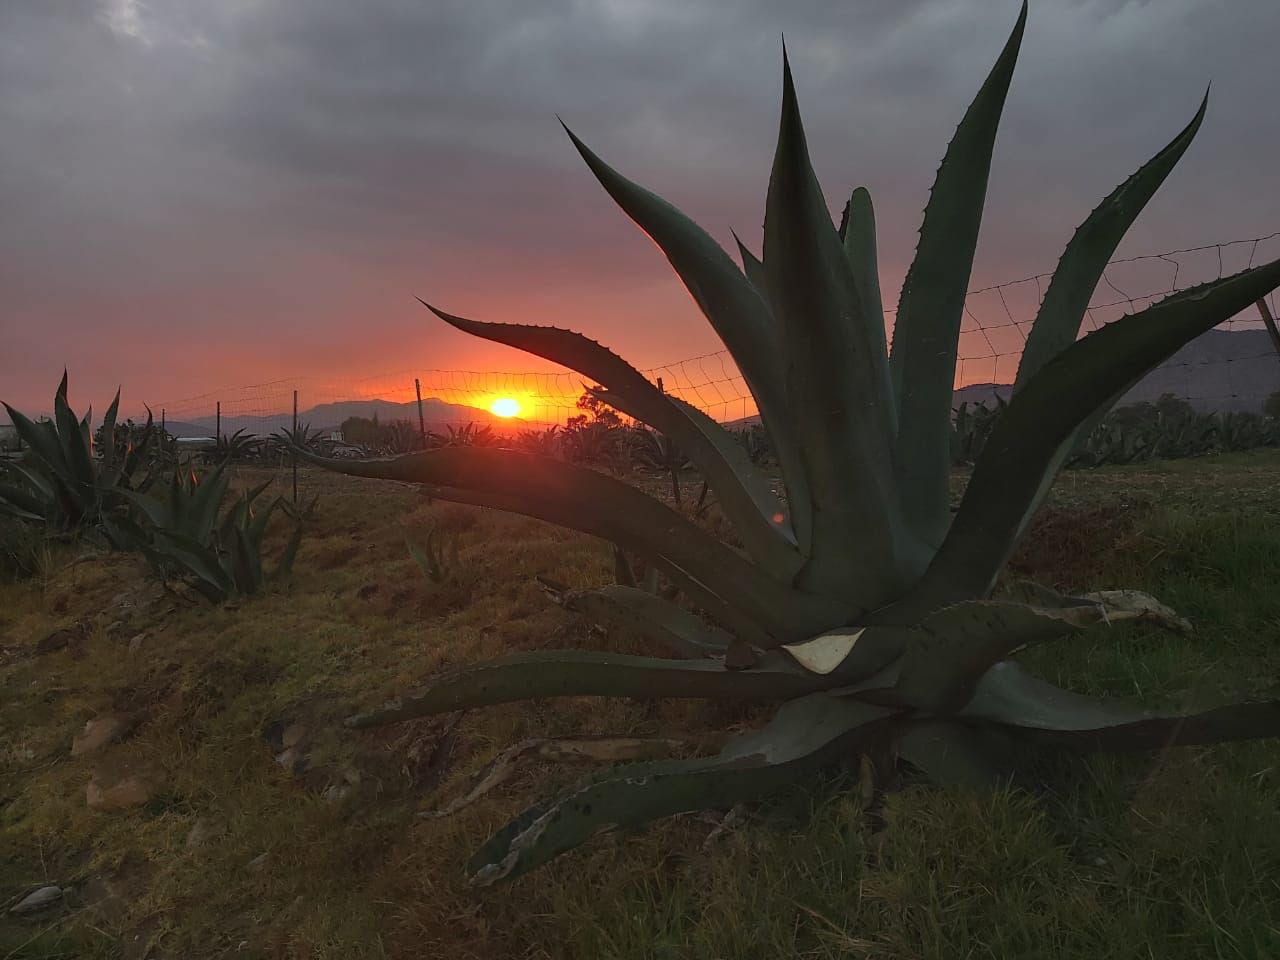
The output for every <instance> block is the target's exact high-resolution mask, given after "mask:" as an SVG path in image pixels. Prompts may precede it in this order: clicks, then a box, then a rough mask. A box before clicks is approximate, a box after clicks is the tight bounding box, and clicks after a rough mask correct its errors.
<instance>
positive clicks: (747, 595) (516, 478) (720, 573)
mask: <svg viewBox="0 0 1280 960" xmlns="http://www.w3.org/2000/svg"><path fill="white" fill-rule="evenodd" d="M297 450H298V455H299V456H300V457H303V458H304V459H306V460H307V461H309V462H311V463H315V464H317V465H319V466H323V467H326V468H328V469H331V470H335V471H337V472H338V473H346V474H350V475H353V476H364V477H378V478H381V479H384V480H399V481H401V482H404V483H420V484H424V485H427V486H429V487H431V488H432V492H433V495H438V496H441V497H442V498H448V499H452V500H457V501H460V502H464V503H474V504H477V505H479V506H489V507H496V508H498V509H502V510H510V511H512V512H515V513H523V514H525V515H526V516H532V517H537V518H538V519H541V520H548V521H550V522H552V523H557V524H560V525H561V526H566V527H569V528H571V529H574V530H579V531H581V532H583V533H588V534H591V535H592V536H597V537H601V538H602V539H604V540H606V541H608V542H611V543H616V544H618V545H619V546H621V547H622V548H623V549H625V550H628V551H630V552H632V553H635V554H639V555H641V556H644V557H646V558H648V559H650V560H653V561H666V562H668V563H669V564H670V565H671V566H673V567H678V568H679V569H680V570H682V571H684V572H685V574H686V575H687V577H688V578H692V579H694V580H696V581H698V582H699V583H700V584H701V585H702V586H703V589H704V591H706V592H710V593H713V594H715V595H716V596H718V597H720V598H721V599H722V600H723V601H724V602H725V603H726V604H728V605H732V606H735V607H737V608H738V609H739V610H740V611H741V613H742V614H743V615H744V616H745V617H746V618H747V619H750V620H754V621H755V622H756V623H758V624H759V625H760V626H761V628H763V629H764V630H766V631H768V632H769V634H770V635H772V636H775V637H777V638H778V642H786V641H788V640H792V639H795V635H796V634H797V633H799V632H800V631H805V632H809V633H812V632H814V631H815V630H817V629H821V628H822V626H826V625H827V624H828V623H829V622H830V619H831V617H832V616H834V615H835V612H834V611H833V608H832V605H830V604H829V603H827V602H825V601H823V600H822V599H821V598H818V597H814V596H809V595H805V594H803V593H801V592H799V591H796V590H793V589H791V588H790V587H788V586H786V585H785V584H782V583H779V582H778V581H777V580H775V579H773V578H771V577H769V576H768V575H767V574H765V573H764V572H762V571H761V570H760V569H759V568H757V567H755V566H754V565H752V564H751V563H749V562H748V561H747V560H746V559H744V558H743V557H742V556H740V555H739V554H737V553H735V552H734V551H733V550H732V549H730V548H729V547H727V546H725V545H724V544H723V543H721V542H720V541H718V540H716V539H715V538H713V537H712V536H710V535H709V534H707V533H706V532H705V531H703V530H702V529H701V528H700V527H698V526H697V525H696V524H694V523H693V522H692V521H690V520H689V519H687V518H686V517H684V516H683V515H681V514H679V513H677V512H676V511H674V510H672V509H671V508H670V507H668V506H666V504H663V503H661V502H659V501H657V500H655V499H653V498H652V497H649V496H647V495H646V494H644V493H642V492H641V491H639V490H637V489H636V488H634V487H632V486H630V485H628V484H626V483H623V482H622V481H620V480H617V479H615V478H613V477H609V476H606V475H604V474H602V473H598V472H596V471H594V470H589V469H587V468H585V467H580V466H576V465H574V464H569V463H564V462H561V461H558V460H553V459H551V458H549V457H541V456H538V455H536V454H528V453H522V452H519V451H515V450H502V449H498V448H493V447H442V448H439V449H436V450H429V451H426V452H423V453H411V454H407V455H405V456H401V457H397V458H394V459H391V460H367V461H358V460H343V459H329V458H324V457H318V456H316V455H315V454H312V453H310V452H309V451H305V450H303V449H301V448H297ZM709 612H711V613H712V614H713V615H715V613H716V612H715V611H714V610H709ZM726 625H728V624H726Z"/></svg>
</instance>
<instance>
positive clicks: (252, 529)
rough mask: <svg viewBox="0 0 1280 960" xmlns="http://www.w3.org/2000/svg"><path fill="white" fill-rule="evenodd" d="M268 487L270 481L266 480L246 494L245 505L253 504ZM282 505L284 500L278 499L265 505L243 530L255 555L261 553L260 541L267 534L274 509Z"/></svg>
mask: <svg viewBox="0 0 1280 960" xmlns="http://www.w3.org/2000/svg"><path fill="white" fill-rule="evenodd" d="M270 485H271V481H270V480H268V481H267V482H266V483H263V484H262V485H260V486H257V487H254V488H253V489H252V490H250V491H249V492H248V493H246V494H245V497H244V502H245V505H246V506H248V505H249V504H251V503H253V501H254V500H255V499H256V498H257V497H258V495H259V494H261V493H262V491H263V490H265V489H266V488H267V487H268V486H270ZM282 503H284V500H283V499H282V498H280V497H276V498H275V499H274V500H272V501H271V502H270V503H269V504H267V506H266V507H265V508H264V509H263V510H261V511H259V512H258V513H256V514H254V515H253V517H252V519H251V520H250V521H249V524H248V527H247V528H246V529H245V533H246V535H247V536H248V542H249V545H250V546H251V547H252V548H253V551H254V553H255V554H257V553H261V552H262V540H263V538H264V537H265V536H266V533H267V524H268V523H270V521H271V515H272V514H273V513H275V510H276V507H278V506H280V504H282Z"/></svg>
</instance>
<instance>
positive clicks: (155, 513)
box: [120, 490, 172, 528]
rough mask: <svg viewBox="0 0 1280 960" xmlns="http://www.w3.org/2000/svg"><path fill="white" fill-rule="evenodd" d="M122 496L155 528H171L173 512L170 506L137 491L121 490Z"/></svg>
mask: <svg viewBox="0 0 1280 960" xmlns="http://www.w3.org/2000/svg"><path fill="white" fill-rule="evenodd" d="M120 496H122V497H124V498H125V499H126V500H128V501H129V502H130V503H132V504H133V505H134V506H135V507H137V508H138V509H139V510H141V511H142V513H143V516H145V517H146V518H147V519H148V520H149V521H151V524H152V525H153V526H155V527H161V528H164V527H169V526H170V522H169V521H170V516H171V515H172V510H171V507H170V505H169V504H166V503H162V502H160V501H159V500H157V499H156V498H155V497H152V496H148V495H147V494H145V493H140V492H138V491H137V490H121V491H120Z"/></svg>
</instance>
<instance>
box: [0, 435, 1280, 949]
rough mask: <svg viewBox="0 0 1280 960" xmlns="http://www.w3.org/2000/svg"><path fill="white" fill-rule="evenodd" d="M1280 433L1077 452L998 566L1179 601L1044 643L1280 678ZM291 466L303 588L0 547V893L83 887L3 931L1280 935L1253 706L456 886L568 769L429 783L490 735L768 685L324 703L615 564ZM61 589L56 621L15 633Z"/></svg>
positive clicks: (1228, 695) (513, 645) (451, 942)
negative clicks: (1200, 726)
mask: <svg viewBox="0 0 1280 960" xmlns="http://www.w3.org/2000/svg"><path fill="white" fill-rule="evenodd" d="M1278 470H1280V454H1277V453H1276V452H1274V451H1270V452H1262V453H1257V454H1236V455H1229V456H1223V457H1215V458H1208V459H1203V460H1196V461H1182V462H1176V463H1156V464H1145V465H1142V466H1140V467H1125V468H1106V469H1101V470H1094V471H1071V472H1068V473H1067V474H1065V475H1064V476H1063V478H1062V479H1061V480H1060V482H1059V484H1058V487H1057V488H1056V490H1055V495H1054V502H1053V505H1052V506H1051V507H1050V508H1049V509H1048V510H1046V511H1045V513H1044V515H1042V517H1041V518H1040V520H1039V522H1038V524H1037V526H1036V528H1035V530H1034V532H1033V534H1032V535H1031V536H1030V537H1029V539H1028V542H1027V543H1026V545H1025V546H1024V547H1023V549H1022V550H1021V551H1020V552H1019V554H1018V556H1017V557H1016V558H1015V560H1014V563H1013V569H1014V572H1015V573H1017V574H1019V575H1025V576H1033V577H1035V578H1037V579H1040V580H1042V581H1045V582H1049V583H1052V584H1056V585H1058V586H1061V587H1066V588H1081V589H1083V588H1089V589H1099V588H1110V587H1130V588H1137V589H1144V590H1149V591H1150V592H1152V593H1154V594H1156V595H1157V596H1159V597H1160V598H1161V599H1163V600H1165V601H1166V602H1168V603H1170V604H1171V605H1173V606H1174V607H1175V608H1176V609H1178V610H1179V612H1181V613H1183V614H1184V615H1186V616H1187V617H1189V618H1190V619H1191V620H1192V621H1193V622H1194V623H1195V624H1196V627H1197V632H1196V634H1195V635H1194V636H1191V637H1183V636H1177V635H1173V634H1166V633H1161V632H1158V631H1155V630H1153V629H1151V628H1147V627H1138V626H1128V625H1123V626H1118V627H1116V628H1114V629H1110V630H1108V629H1099V630H1096V631H1093V632H1091V633H1089V634H1087V635H1084V636H1083V637H1081V638H1079V639H1077V640H1072V641H1064V642H1061V643H1059V644H1058V645H1056V646H1054V647H1050V648H1045V649H1041V650H1037V651H1035V652H1034V656H1031V657H1028V659H1029V661H1030V662H1031V663H1032V664H1033V666H1034V667H1035V668H1036V669H1037V670H1038V671H1040V672H1041V673H1042V674H1044V675H1046V676H1048V677H1049V678H1051V679H1055V680H1057V681H1059V682H1062V683H1065V684H1068V685H1070V686H1072V687H1073V688H1076V689H1080V690H1083V691H1086V692H1094V693H1101V694H1109V695H1115V696H1125V697H1133V698H1138V699H1141V700H1143V701H1145V702H1149V703H1152V704H1162V705H1176V706H1193V705H1194V706H1204V705H1210V704H1213V703H1217V702H1222V701H1226V700H1229V699H1243V698H1248V697H1261V696H1275V695H1276V694H1277V682H1276V678H1277V677H1280V590H1278V589H1277V588H1276V584H1277V583H1280V493H1277V485H1276V482H1275V478H1276V476H1277V472H1278ZM242 479H245V480H246V481H247V479H248V478H247V477H245V478H242ZM282 484H283V478H282ZM303 485H304V488H305V489H304V493H308V494H309V493H310V492H317V493H319V494H320V495H321V501H320V506H319V508H318V510H317V516H316V519H315V520H314V522H313V523H312V526H311V529H310V530H309V531H308V534H307V536H306V538H305V539H304V540H303V546H302V550H301V551H300V554H299V556H298V560H297V564H296V567H295V577H294V582H293V584H292V587H291V590H290V591H289V592H288V593H287V594H273V595H267V596H264V597H262V598H258V599H254V600H252V601H248V602H245V603H244V604H242V605H241V606H239V607H238V608H235V609H211V608H210V607H209V606H208V605H206V604H200V605H188V604H184V603H181V602H178V601H175V600H172V599H169V598H166V597H164V596H161V595H158V594H157V593H156V592H155V590H154V589H153V587H152V586H151V585H150V584H149V582H148V580H147V578H146V576H145V570H144V568H143V567H142V565H141V564H140V563H139V562H137V561H136V560H135V559H133V558H129V557H107V558H102V559H99V560H91V561H84V562H73V560H74V557H75V552H74V549H73V548H60V550H58V551H54V552H53V553H51V554H50V555H48V556H46V557H44V558H43V559H42V562H41V563H40V564H39V572H38V573H37V575H36V577H35V578H34V579H29V580H26V581H22V582H19V583H14V584H8V583H5V584H3V585H0V905H3V908H4V909H5V910H6V911H7V906H8V904H10V903H11V902H16V901H17V900H18V899H19V898H20V897H21V896H23V895H24V894H25V893H27V892H29V891H30V890H31V889H33V888H34V887H36V886H40V885H42V884H45V883H56V884H59V885H61V886H64V887H70V888H71V893H70V894H69V895H68V898H67V901H66V902H65V904H64V905H63V906H60V907H58V908H57V909H55V910H52V911H47V912H44V913H41V914H37V915H36V916H35V917H34V918H31V919H29V920H21V919H18V918H14V917H12V916H11V915H9V914H8V913H7V912H6V913H2V914H0V960H8V958H10V957H24V958H26V957H46V958H52V957H77V958H80V957H86V958H95V957H101V958H107V957H127V958H140V957H144V956H151V957H199V958H203V957H221V956H229V955H234V956H237V957H273V958H274V957H297V958H302V957H334V958H338V957H341V958H362V957H424V956H425V957H434V956H439V957H451V958H452V957H458V958H468V957H475V958H479V957H486V958H491V957H527V958H560V957H565V958H627V960H632V958H635V960H638V958H654V960H662V958H685V957H689V958H693V957H697V958H703V957H705V958H725V960H729V958H756V957H759V958H774V957H793V956H798V957H810V958H828V957H830V958H834V957H866V958H933V957H939V958H950V957H966V958H968V957H973V958H987V957H989V958H1014V957H1028V958H1031V957H1055V958H1057V957H1063V958H1074V957H1081V958H1089V960H1102V958H1129V957H1152V958H1161V960H1164V958H1200V957H1222V958H1262V957H1268V956H1278V955H1280V746H1277V744H1276V743H1274V742H1268V743H1255V744H1242V745H1234V746H1225V747H1216V748H1195V749H1183V750H1178V751H1175V752H1169V753H1167V754H1160V755H1144V756H1137V757H1126V758H1110V757H1094V758H1089V759H1087V760H1073V759H1064V758H1060V757H1052V756H1046V757H1042V758H1037V759H1036V762H1037V765H1038V767H1040V768H1043V769H1042V771H1041V773H1042V777H1043V780H1044V786H1043V788H1042V789H1039V790H1037V791H1035V792H1029V791H1025V790H1012V791H1008V792H1005V793H1001V794H997V795H985V794H978V793H972V792H967V791H962V790H937V789H933V788H929V787H925V786H923V785H921V784H918V783H915V782H913V781H912V780H911V779H910V778H901V779H900V781H899V782H897V783H895V784H894V785H893V789H891V790H890V791H889V792H888V793H887V795H885V796H884V797H883V798H877V799H875V800H874V801H873V806H874V809H871V810H868V809H867V804H866V801H865V798H864V797H863V796H862V792H861V790H860V788H859V785H858V781H857V778H856V776H855V775H854V774H853V773H851V772H849V771H839V770H836V771H832V772H831V774H830V775H829V776H827V777H826V778H825V779H823V780H821V781H817V782H815V783H811V784H798V785H796V786H795V787H793V788H792V789H791V790H790V791H788V792H786V793H784V794H782V795H780V796H778V797H776V798H774V799H773V800H771V801H770V802H768V803H766V804H761V805H754V806H752V807H751V808H750V809H748V810H747V811H746V812H745V819H744V821H743V822H741V823H740V824H739V825H737V826H735V827H732V828H730V829H727V830H723V831H717V830H716V822H717V821H718V819H719V817H718V815H717V816H712V815H706V816H699V815H691V816H685V817H677V818H673V819H671V820H668V821H664V822H661V823H658V824H656V825H654V826H652V827H650V828H648V829H646V830H644V831H639V832H629V833H625V834H621V835H606V836H603V837H600V838H597V839H596V840H595V841H593V842H592V843H590V844H588V845H587V846H586V847H585V848H583V849H582V850H580V851H578V852H575V853H572V854H569V855H567V856H565V857H562V858H560V859H559V860H557V861H555V862H553V863H552V864H551V865H550V866H549V867H547V868H545V869H543V870H541V871H538V872H535V873H534V874H532V875H530V876H528V877H526V878H522V879H521V880H519V881H517V882H515V883H514V884H512V885H510V886H507V887H502V888H497V889H488V890H473V889H470V888H468V887H466V885H465V884H464V883H463V881H462V879H461V878H462V864H463V862H464V861H465V859H466V858H467V856H468V855H469V854H470V853H471V852H472V851H473V850H474V849H475V847H477V846H478V845H479V843H480V842H481V841H482V840H483V839H484V838H485V837H486V836H487V835H488V833H489V832H491V831H492V830H494V829H496V828H497V827H499V826H500V825H501V824H502V823H503V822H504V821H505V820H506V819H507V818H509V817H510V816H512V815H513V814H515V813H516V812H518V811H519V810H520V809H521V808H522V807H523V806H524V805H526V804H527V803H528V802H531V801H532V800H533V799H534V798H536V797H539V796H542V795H544V794H545V793H547V792H549V791H551V790H554V789H556V788H557V787H559V786H563V785H565V784H567V783H568V782H570V781H571V780H572V779H573V778H574V777H575V776H577V775H578V774H579V773H580V771H579V770H577V769H570V768H565V767H563V766H552V765H547V764H536V763H535V764H532V765H529V766H527V767H525V768H522V770H521V771H520V772H518V773H517V774H516V775H515V776H514V777H513V778H512V779H511V780H510V781H508V782H507V783H506V784H504V785H503V786H502V787H500V788H499V789H497V790H495V791H494V792H492V793H491V794H489V795H487V796H486V797H485V798H483V799H482V800H481V801H479V802H477V803H476V804H474V805H472V806H470V807H468V808H466V809H464V810H462V811H460V812H459V813H457V814H456V815H454V816H453V817H449V818H444V819H422V818H418V817H415V815H414V814H415V812H416V811H417V810H419V809H422V808H430V807H435V806H439V805H440V804H442V803H444V802H447V800H448V799H450V798H451V797H453V796H455V795H456V794H457V793H458V792H459V790H460V788H461V785H462V784H463V782H464V781H465V779H466V776H467V775H468V774H469V773H471V772H474V771H476V770H478V769H479V768H480V767H481V766H483V765H484V764H485V763H486V762H487V761H488V760H490V759H492V757H493V756H494V755H495V754H496V753H497V752H498V751H500V750H501V749H502V748H503V747H505V746H507V745H509V744H510V743H512V742H515V741H517V740H520V739H522V738H527V737H533V736H547V735H562V734H570V733H622V734H632V735H654V734H671V733H677V732H683V733H690V734H696V733H699V732H703V731H710V730H719V729H726V728H734V727H739V726H747V725H750V724H752V723H754V722H758V721H759V719H760V717H761V716H763V715H764V712H763V711H762V710H761V709H759V708H740V707H735V706H731V705H730V706H726V705H723V704H722V705H714V704H701V703H697V702H679V701H662V702H657V703H640V702H632V701H629V700H606V701H588V700H570V701H561V702H556V703H542V704H518V705H510V706H504V707H498V708H492V709H489V710H484V711H479V712H475V713H470V714H467V715H465V716H464V717H463V718H462V719H461V720H460V721H458V722H457V725H456V727H455V728H454V729H453V731H452V733H450V732H449V724H450V723H451V718H446V717H441V718H432V719H428V720H421V721H414V722H412V723H408V724H403V725H400V726H398V727H390V728H384V729H380V730H374V731H369V732H362V733H358V734H357V733H349V732H345V731H343V730H342V729H341V727H340V725H339V724H338V720H339V719H340V718H341V717H342V716H344V715H346V714H347V713H349V712H351V711H352V710H354V709H355V708H358V707H365V706H369V705H371V704H376V703H378V702H379V701H381V700H382V699H385V698H386V697H388V696H391V695H393V694H395V693H397V692H400V691H402V690H404V689H406V688H409V687H412V686H415V685H417V684H419V683H421V682H422V680H423V679H425V678H427V677H429V676H430V675H431V674H432V673H434V672H436V671H438V670H440V669H442V668H445V667H448V666H450V665H456V664H460V663H466V662H471V661H474V660H478V659H481V658H487V657H494V656H498V655H501V654H503V653H506V652H509V651H511V650H515V649H537V648H544V647H551V646H569V647H599V646H600V645H601V643H602V642H603V641H602V638H601V637H599V636H597V635H595V633H594V628H593V627H592V625H591V624H590V623H589V622H587V621H585V620H583V619H581V618H578V617H575V616H574V615H571V614H569V613H566V612H565V611H563V610H561V609H559V608H557V607H554V606H553V605H551V604H549V603H547V602H546V601H545V599H544V598H543V597H542V596H541V593H540V591H539V589H538V587H537V586H536V584H535V582H534V579H533V578H534V576H535V575H538V574H541V575H545V576H549V577H552V578H554V579H557V580H561V581H565V582H569V583H572V584H573V585H575V586H586V585H590V584H596V583H603V582H607V581H608V580H609V579H610V578H611V575H612V558H611V556H610V553H609V551H608V550H607V549H606V548H605V547H604V546H603V545H602V544H600V543H598V542H595V541H592V540H590V539H588V538H585V537H580V536H578V535H575V534H572V533H568V532H565V531H562V530H559V529H557V528H553V527H550V526H547V525H544V524H540V523H537V522H534V521H530V520H525V519H522V518H518V517H511V516H507V515H503V514H499V513H494V512H490V511H482V510H472V509H467V508H460V507H455V506H450V505H446V504H440V503H436V504H431V503H428V502H427V501H426V500H425V499H424V498H422V497H420V496H419V495H418V494H417V493H416V492H415V491H412V490H409V489H406V488H403V487H398V486H394V485H384V484H379V483H375V482H366V481H356V480H352V479H348V478H341V477H334V476H329V475H312V474H304V476H303ZM433 526H434V527H436V528H439V529H441V530H444V531H453V532H456V533H457V535H458V537H459V540H460V555H461V560H460V564H459V566H458V567H457V568H456V569H454V570H452V571H450V575H449V576H448V577H447V578H446V579H445V581H444V582H442V583H439V584H437V583H433V582H431V581H429V580H427V579H426V578H425V577H423V576H422V574H421V573H420V572H419V571H418V569H417V567H416V566H415V565H414V563H413V560H412V559H411V557H410V556H409V554H408V551H407V550H406V548H405V540H404V536H405V533H406V532H408V533H409V534H410V535H411V536H412V537H413V538H414V539H415V540H417V541H419V542H421V541H424V540H425V537H426V531H427V530H428V529H430V528H431V527H433ZM285 532H286V531H285V530H284V527H283V525H282V526H281V529H279V530H277V531H276V532H275V534H274V535H275V536H276V537H277V538H279V539H278V540H277V541H276V542H275V543H274V544H273V545H272V546H273V547H274V548H276V549H278V547H279V545H280V542H282V539H283V537H284V536H285ZM77 625H78V626H77ZM63 627H74V628H75V630H74V631H73V634H71V636H72V638H73V639H72V640H71V642H70V643H69V644H68V645H67V646H66V647H65V648H64V649H61V650H57V651H54V652H52V653H46V654H42V655H36V652H35V651H36V645H37V644H38V643H39V642H40V641H41V640H42V639H44V638H45V637H47V636H48V635H49V634H50V633H51V632H52V631H53V630H55V629H57V628H63ZM139 638H140V639H139ZM104 711H117V712H128V713H130V714H133V715H136V716H137V717H138V718H139V723H138V726H137V727H136V728H135V731H134V733H133V734H132V736H130V737H129V738H128V739H127V740H126V741H125V742H122V743H120V744H118V745H113V746H110V747H107V748H105V749H104V750H103V751H101V752H100V753H95V754H92V755H88V756H84V757H71V756H70V755H69V746H70V743H71V740H72V737H73V736H74V735H75V734H76V732H78V731H79V729H80V728H81V727H82V726H83V724H84V723H85V721H86V720H88V719H90V718H91V717H93V716H95V715H96V714H99V713H102V712H104ZM295 724H297V725H298V726H294V725H295ZM291 726H292V727H293V728H294V731H295V732H296V731H297V730H303V731H305V738H304V741H303V744H302V746H303V748H304V749H303V751H302V752H304V753H305V754H307V755H308V756H309V758H310V766H309V767H308V768H307V769H306V770H304V771H301V772H299V773H295V772H293V771H292V770H289V769H285V767H283V766H282V765H281V764H280V763H278V762H277V761H276V757H277V755H279V754H280V753H281V752H282V750H283V746H284V745H283V743H282V739H281V738H282V735H283V731H284V730H285V729H286V728H287V727H291ZM126 763H131V764H133V765H135V766H138V767H145V768H147V769H149V770H150V771H151V776H152V777H153V779H154V780H155V782H156V784H157V789H156V791H155V793H154V795H153V796H152V799H151V801H150V802H149V803H148V804H146V805H145V806H143V807H140V808H136V809H132V810H126V811H118V812H112V813H98V812H95V811H92V810H90V809H89V808H88V807H87V805H86V801H85V789H86V785H87V783H88V781H89V779H90V777H91V776H92V775H93V772H94V770H95V769H96V768H98V767H100V766H104V765H105V766H111V767H119V766H120V765H122V764H126Z"/></svg>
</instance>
